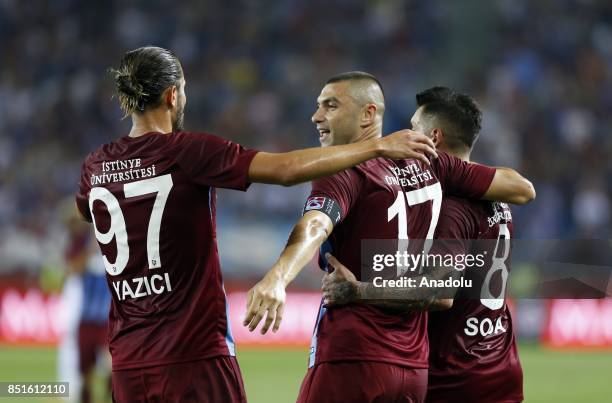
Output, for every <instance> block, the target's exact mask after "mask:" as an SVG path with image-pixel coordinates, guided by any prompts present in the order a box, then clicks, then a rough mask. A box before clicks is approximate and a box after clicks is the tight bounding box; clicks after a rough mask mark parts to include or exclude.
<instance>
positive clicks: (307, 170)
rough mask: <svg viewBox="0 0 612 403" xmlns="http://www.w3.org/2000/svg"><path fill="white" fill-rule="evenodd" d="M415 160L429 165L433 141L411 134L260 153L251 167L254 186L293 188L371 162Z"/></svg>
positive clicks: (432, 153)
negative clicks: (377, 160)
mask: <svg viewBox="0 0 612 403" xmlns="http://www.w3.org/2000/svg"><path fill="white" fill-rule="evenodd" d="M378 157H386V158H391V159H406V158H416V159H418V160H421V161H423V162H424V163H426V164H428V163H429V160H428V157H430V158H436V157H437V153H436V151H435V147H434V144H433V142H432V141H431V139H429V138H428V137H426V136H424V135H422V134H420V133H416V132H413V131H411V130H400V131H398V132H395V133H392V134H390V135H388V136H385V137H382V138H375V139H370V140H364V141H359V142H356V143H352V144H344V145H336V146H330V147H316V148H307V149H303V150H296V151H290V152H286V153H267V152H259V153H257V155H255V157H254V158H253V160H252V161H251V165H250V166H249V172H248V177H249V181H251V182H260V183H270V184H277V185H283V186H292V185H295V184H298V183H302V182H307V181H310V180H313V179H316V178H322V177H325V176H329V175H333V174H335V173H336V172H340V171H343V170H345V169H348V168H351V167H353V166H355V165H358V164H361V163H362V162H364V161H367V160H370V159H372V158H378Z"/></svg>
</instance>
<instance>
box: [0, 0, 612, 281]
mask: <svg viewBox="0 0 612 403" xmlns="http://www.w3.org/2000/svg"><path fill="white" fill-rule="evenodd" d="M611 21H612V3H611V2H608V1H604V0H602V1H594V0H541V1H528V0H495V1H461V2H422V1H418V2H417V1H410V2H407V1H403V0H388V1H383V0H369V1H352V0H311V1H299V0H282V1H236V2H228V1H225V2H223V1H185V2H180V3H176V2H174V1H170V0H160V1H136V2H124V1H104V2H95V1H94V2H83V1H78V0H56V1H44V0H33V1H18V0H0V49H1V50H2V52H1V57H2V69H1V70H0V271H4V272H8V271H14V270H29V271H31V272H37V271H38V270H40V268H41V267H42V266H44V265H45V264H49V263H48V262H49V260H51V261H52V260H54V259H57V260H58V261H59V260H60V259H61V255H62V251H61V245H62V242H64V241H63V237H65V236H64V235H63V225H62V213H61V212H60V211H62V209H65V208H66V207H65V206H66V201H65V200H66V199H67V198H70V197H72V195H73V194H74V192H75V187H76V183H77V179H78V176H79V172H80V166H81V163H82V161H83V159H84V157H85V156H86V154H87V153H89V152H91V151H93V150H94V149H95V148H97V147H98V146H99V145H100V144H102V143H105V142H109V141H112V140H113V139H115V138H117V137H119V136H121V135H124V134H127V132H128V131H129V127H130V121H129V119H126V120H121V116H122V115H121V112H120V110H119V106H118V102H117V100H116V99H112V96H113V83H112V81H111V80H110V79H109V77H108V74H107V69H108V68H109V67H112V66H114V67H116V66H117V64H118V62H119V59H120V58H121V55H122V53H123V52H125V51H127V50H130V49H133V48H136V47H139V46H142V45H146V44H155V45H159V46H163V47H167V48H170V49H172V50H173V51H174V52H175V53H176V54H177V55H178V56H179V58H180V60H181V61H182V63H183V67H184V70H185V74H186V79H187V87H186V92H187V98H188V103H187V108H186V127H187V129H191V130H198V131H206V132H211V133H216V134H219V135H221V136H223V137H226V138H228V139H232V140H235V141H239V142H241V143H243V144H244V145H246V146H249V147H256V148H261V149H264V150H266V151H283V150H290V149H295V148H300V147H305V146H317V145H318V137H317V136H318V134H317V132H316V131H315V130H314V126H313V125H312V123H311V122H310V116H311V115H312V113H313V112H314V109H315V102H316V101H315V100H316V97H317V95H318V92H319V91H320V89H321V87H322V85H323V84H324V82H325V80H326V79H327V78H328V77H329V76H331V75H333V74H336V73H339V72H343V71H348V70H365V71H368V72H370V73H373V74H375V75H376V76H378V77H379V79H380V80H381V82H382V83H383V86H384V87H385V95H386V101H387V112H386V116H385V132H391V131H394V130H397V129H400V128H403V127H407V126H409V121H410V117H411V115H412V113H413V111H414V108H415V100H414V95H415V94H416V93H417V92H418V91H420V90H423V89H426V88H428V87H431V86H434V85H446V86H449V87H452V88H455V89H458V90H461V91H463V92H467V93H469V94H470V95H472V96H474V97H475V98H476V99H477V100H478V101H479V103H480V104H481V105H482V107H483V110H484V124H483V130H482V132H481V137H480V140H479V141H478V143H477V145H476V147H475V152H474V154H473V159H474V160H476V161H480V162H485V163H489V164H496V165H507V166H511V167H513V168H516V169H518V170H519V171H520V172H521V173H523V174H524V175H526V176H527V177H528V178H530V179H531V180H532V181H533V182H534V184H535V186H536V189H537V191H538V198H537V200H536V201H535V202H534V203H532V204H531V205H529V206H527V207H523V208H520V209H519V208H517V209H515V217H516V223H517V225H516V228H517V233H518V235H519V237H521V238H525V239H534V238H551V239H552V238H579V237H581V238H609V237H610V235H611V234H610V225H609V223H610V214H611V208H612V206H611V202H612V180H611V179H610V178H612V163H611V162H610V156H611V155H612V136H611V134H612V133H610V132H611V131H612V113H610V111H612V76H611V72H612V25H611V24H610V22H611ZM308 189H309V186H308V185H302V186H299V187H296V188H280V187H272V186H253V187H252V188H251V190H250V191H249V192H248V193H246V194H240V193H238V192H227V191H225V192H221V193H220V195H219V208H218V212H219V215H220V217H219V222H220V228H219V235H220V241H221V246H220V250H221V254H222V258H223V260H224V265H225V266H226V268H225V269H226V272H227V273H228V275H229V276H230V277H231V276H241V275H242V274H243V273H245V272H246V271H247V270H251V269H252V267H251V266H258V269H259V270H266V269H267V268H268V267H260V266H265V265H270V264H272V263H273V260H274V256H276V255H277V254H278V253H279V252H280V250H281V247H282V245H283V243H284V241H285V239H286V236H287V235H288V229H289V228H290V225H291V223H292V222H293V221H295V220H296V219H297V218H298V217H299V215H300V212H301V207H302V203H303V200H304V197H305V195H306V194H307V192H308ZM245 242H248V243H247V244H248V245H249V248H252V249H253V250H252V251H249V258H248V259H246V258H245V256H244V255H241V253H244V249H242V248H241V247H242V245H244V244H245ZM233 245H236V246H237V247H233ZM249 273H250V275H253V273H252V272H249Z"/></svg>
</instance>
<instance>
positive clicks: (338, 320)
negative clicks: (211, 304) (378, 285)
mask: <svg viewBox="0 0 612 403" xmlns="http://www.w3.org/2000/svg"><path fill="white" fill-rule="evenodd" d="M383 113H384V96H383V92H382V87H381V85H380V83H379V82H378V80H377V79H376V78H375V77H373V76H372V75H370V74H367V73H363V72H349V73H343V74H340V75H338V76H335V77H332V78H331V79H329V80H328V82H327V84H326V85H325V86H324V88H323V89H322V91H321V94H320V95H319V98H318V100H317V110H316V112H315V114H314V115H313V117H312V120H313V122H314V123H315V124H316V126H317V130H318V131H319V134H320V141H321V145H322V146H323V147H324V148H325V147H329V146H334V145H338V144H348V143H351V142H354V141H363V140H364V139H371V138H378V137H380V135H381V128H382V120H383ZM355 128H357V134H355V132H356V130H355ZM442 189H445V191H446V192H448V193H449V194H458V195H463V196H465V197H473V198H481V197H484V198H487V199H499V200H504V201H507V202H515V203H525V202H527V201H529V200H531V199H532V198H533V197H534V192H533V188H532V186H531V184H530V183H529V182H528V181H527V180H525V179H524V178H522V177H521V176H520V175H518V174H517V173H516V172H514V171H512V170H509V169H494V168H490V167H485V166H482V165H479V164H470V163H467V162H464V161H461V160H459V159H458V158H455V157H451V156H449V155H448V154H444V153H439V154H438V158H437V159H436V160H434V161H433V162H432V164H431V166H428V165H425V164H422V163H421V162H420V161H416V160H413V159H406V160H403V161H391V160H389V159H385V158H379V159H374V160H371V161H367V162H365V163H362V164H360V165H358V166H356V167H354V168H352V169H349V170H346V171H344V172H340V173H338V174H335V175H333V176H330V177H329V178H324V179H319V180H316V181H313V183H312V191H311V194H310V196H309V198H308V199H307V201H306V206H305V208H304V215H303V217H302V218H301V219H300V220H299V221H298V223H297V224H296V225H295V227H294V228H293V231H292V233H291V235H290V237H289V240H288V242H287V246H286V247H285V249H284V250H283V252H282V253H281V256H280V257H279V259H278V261H277V262H276V263H275V265H274V266H273V267H272V269H271V270H270V271H269V272H268V273H267V274H266V276H265V277H264V278H263V279H262V280H261V281H260V282H259V283H257V284H256V285H255V286H254V287H253V288H252V289H251V290H250V292H249V296H248V302H247V314H246V317H245V320H244V324H245V326H249V329H250V330H251V331H252V330H254V329H255V328H256V327H257V326H258V324H259V323H260V322H261V320H262V319H263V318H264V316H266V319H265V321H264V322H263V325H262V328H261V331H262V333H265V332H267V330H268V329H269V328H270V326H271V325H272V324H274V325H273V330H277V329H278V328H279V326H280V323H281V320H282V312H283V307H284V303H285V288H286V286H287V284H288V283H289V282H290V281H291V280H292V279H293V278H295V276H296V275H297V274H298V273H299V271H300V270H301V269H302V268H303V267H304V266H305V265H306V264H307V263H308V262H309V261H310V259H311V258H312V257H313V256H314V254H315V253H316V250H317V249H318V248H320V247H321V246H322V245H324V247H323V248H321V250H322V252H325V251H329V252H333V253H334V255H336V256H337V257H338V258H339V260H340V261H342V262H344V263H345V264H346V265H347V267H348V268H349V269H350V271H351V272H352V273H353V274H354V275H355V276H357V277H360V273H359V271H360V267H361V262H360V257H361V256H360V250H361V241H362V240H363V239H425V238H431V237H432V236H433V231H434V229H435V227H436V223H437V218H438V214H439V211H440V210H439V208H440V205H441V201H442ZM321 255H323V253H321ZM321 257H323V256H321ZM320 264H321V267H323V268H324V267H326V266H327V262H326V261H325V259H320ZM426 326H427V322H426V317H425V314H423V313H410V314H405V315H398V314H397V313H396V312H392V311H389V310H387V309H385V308H381V307H378V306H375V305H368V304H357V303H356V304H349V305H343V306H335V307H330V308H329V309H328V308H326V307H325V306H324V305H321V308H320V311H319V315H318V318H317V321H316V326H315V331H314V335H313V339H312V346H311V354H310V361H309V369H308V373H307V375H306V378H305V379H304V381H303V383H302V387H301V390H300V394H299V397H298V401H299V402H317V403H321V402H349V401H350V402H373V401H397V402H412V401H417V402H422V401H423V399H424V397H425V392H426V387H427V366H428V363H427V356H428V352H427V338H426V330H427V329H426Z"/></svg>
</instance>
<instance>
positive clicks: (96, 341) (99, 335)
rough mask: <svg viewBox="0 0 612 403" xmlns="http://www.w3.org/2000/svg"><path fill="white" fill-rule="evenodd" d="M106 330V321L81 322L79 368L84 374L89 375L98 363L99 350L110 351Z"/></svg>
mask: <svg viewBox="0 0 612 403" xmlns="http://www.w3.org/2000/svg"><path fill="white" fill-rule="evenodd" d="M106 332H107V325H106V323H104V324H98V323H88V322H81V323H80V324H79V369H80V371H81V374H82V375H87V374H88V373H89V371H91V369H92V368H93V366H94V365H95V364H96V356H97V354H98V351H99V350H102V349H104V350H106V351H108V345H107V344H106Z"/></svg>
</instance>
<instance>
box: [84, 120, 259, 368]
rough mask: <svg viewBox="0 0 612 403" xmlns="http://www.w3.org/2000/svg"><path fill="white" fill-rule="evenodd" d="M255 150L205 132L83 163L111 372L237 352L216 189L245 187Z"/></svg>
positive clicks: (151, 137)
mask: <svg viewBox="0 0 612 403" xmlns="http://www.w3.org/2000/svg"><path fill="white" fill-rule="evenodd" d="M255 154H256V151H254V150H246V149H244V148H242V147H241V146H240V145H238V144H235V143H232V142H229V141H225V140H223V139H221V138H219V137H216V136H212V135H209V134H201V133H187V132H178V133H172V134H161V133H148V134H146V135H144V136H141V137H137V138H132V137H128V136H126V137H121V138H119V139H118V140H116V141H113V142H112V143H109V144H106V145H104V146H102V147H100V148H99V149H98V150H97V151H95V152H93V153H92V154H90V155H89V156H88V157H87V159H86V160H85V163H84V164H83V168H82V172H81V180H80V183H79V191H78V194H77V197H76V200H77V206H78V208H79V210H80V211H81V213H82V214H83V216H85V217H86V218H87V219H89V220H92V221H93V224H94V229H95V234H96V238H97V240H98V243H99V245H100V249H101V251H102V255H103V260H104V265H105V267H106V271H107V282H108V286H109V288H110V290H111V293H112V295H113V299H112V304H111V308H110V318H109V319H110V320H109V334H108V337H109V346H110V351H111V354H112V357H113V369H115V370H117V369H129V368H141V367H146V366H153V365H161V364H169V363H176V362H181V361H188V360H197V359H204V358H209V357H214V356H226V355H234V345H233V340H232V336H231V331H230V328H229V321H228V318H227V313H226V308H227V307H226V299H225V292H224V290H223V282H222V278H221V270H220V267H219V256H218V252H217V242H216V234H215V230H216V225H215V187H225V188H231V189H239V190H246V189H247V187H248V186H249V182H248V169H249V165H250V163H251V160H252V159H253V157H254V156H255Z"/></svg>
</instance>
